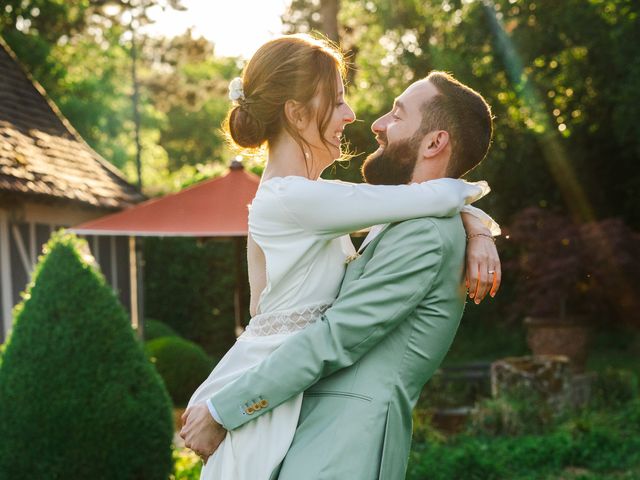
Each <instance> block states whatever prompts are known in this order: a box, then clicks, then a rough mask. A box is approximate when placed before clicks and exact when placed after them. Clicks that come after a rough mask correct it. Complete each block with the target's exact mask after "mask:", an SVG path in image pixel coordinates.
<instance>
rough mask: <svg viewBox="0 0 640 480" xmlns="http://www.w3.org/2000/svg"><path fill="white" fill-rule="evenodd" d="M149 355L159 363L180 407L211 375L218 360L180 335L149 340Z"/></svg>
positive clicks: (147, 346)
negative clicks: (215, 360)
mask: <svg viewBox="0 0 640 480" xmlns="http://www.w3.org/2000/svg"><path fill="white" fill-rule="evenodd" d="M145 350H146V352H147V356H148V357H149V359H150V360H151V361H152V362H153V363H154V364H155V366H156V368H157V369H158V373H159V374H160V376H161V377H162V379H163V380H164V383H165V385H166V387H167V390H168V391H169V395H171V398H172V399H173V404H174V405H175V406H176V407H184V406H186V404H187V403H188V402H189V399H190V398H191V395H192V394H193V392H194V391H195V390H196V388H198V386H199V385H200V384H201V383H202V382H203V381H204V380H205V379H206V378H207V376H209V373H211V370H212V369H213V367H214V365H215V362H214V360H212V359H211V357H209V356H208V355H207V353H206V352H205V351H204V350H203V349H202V347H200V346H199V345H197V344H195V343H193V342H190V341H189V340H185V339H184V338H180V337H162V338H157V339H155V340H151V341H149V342H147V344H146V346H145Z"/></svg>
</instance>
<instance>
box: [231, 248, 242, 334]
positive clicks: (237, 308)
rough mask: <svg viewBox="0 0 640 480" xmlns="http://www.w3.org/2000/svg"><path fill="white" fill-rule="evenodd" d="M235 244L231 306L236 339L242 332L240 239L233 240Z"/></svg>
mask: <svg viewBox="0 0 640 480" xmlns="http://www.w3.org/2000/svg"><path fill="white" fill-rule="evenodd" d="M233 243H234V244H235V263H236V285H235V289H234V294H233V306H234V313H235V333H236V337H239V336H240V335H242V332H244V325H242V237H236V238H234V239H233Z"/></svg>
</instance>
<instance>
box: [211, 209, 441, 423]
mask: <svg viewBox="0 0 640 480" xmlns="http://www.w3.org/2000/svg"><path fill="white" fill-rule="evenodd" d="M441 264H442V239H441V237H440V233H439V231H438V229H437V227H436V225H435V223H434V222H433V221H432V220H430V219H417V220H408V221H406V222H403V223H401V224H397V225H394V226H391V227H389V228H388V229H387V231H386V232H385V233H384V236H383V237H382V238H381V239H380V241H379V242H378V244H377V246H376V250H375V252H374V253H373V255H372V257H371V259H370V260H369V261H368V262H367V265H366V266H365V268H364V271H363V273H362V275H361V277H360V278H358V279H356V280H352V281H350V282H349V283H348V284H346V285H344V286H343V288H342V290H341V292H340V296H339V297H338V299H337V300H336V302H335V303H334V305H333V306H332V307H331V308H330V309H329V310H328V311H327V312H326V313H325V315H324V317H323V318H322V320H321V321H318V322H316V323H315V324H313V325H311V326H309V327H307V328H306V329H305V330H303V331H301V332H299V333H297V334H296V335H295V336H293V337H292V338H291V339H289V340H287V341H286V342H285V343H284V344H282V345H281V346H280V347H279V348H278V349H277V350H276V351H275V352H273V353H272V354H271V355H269V357H267V358H266V359H265V360H264V361H263V362H262V363H260V364H259V365H257V366H256V367H254V368H252V369H251V370H248V371H247V372H246V373H244V374H243V375H242V376H241V377H239V378H238V379H237V380H235V381H233V382H231V383H229V384H228V385H226V386H225V387H224V388H223V389H221V390H220V391H219V392H217V393H216V394H215V395H214V396H213V397H211V398H210V401H211V404H213V406H214V407H215V410H216V412H217V413H218V415H219V417H220V419H221V420H222V422H223V425H224V426H225V428H227V429H230V430H232V429H235V428H237V427H239V426H240V425H243V424H244V423H246V422H248V421H250V420H252V419H254V418H256V417H257V416H259V415H261V414H262V413H265V412H267V411H269V410H271V409H272V408H274V407H276V406H277V405H279V404H281V403H283V402H284V401H286V400H288V399H289V398H291V397H292V396H294V395H296V394H298V393H300V392H302V391H304V390H305V389H307V388H308V387H309V386H311V385H313V384H314V383H315V382H317V381H318V380H319V379H320V378H322V377H324V376H327V375H329V374H331V373H333V372H335V371H337V370H340V369H342V368H345V367H348V366H350V365H352V364H353V363H355V362H356V361H357V360H358V359H359V358H361V357H362V356H363V355H364V354H365V353H366V352H368V351H369V350H370V349H371V348H373V347H374V346H375V345H376V344H377V343H379V342H380V341H381V340H382V339H383V338H384V337H385V336H386V335H387V334H388V333H389V332H390V331H392V330H393V329H394V328H396V327H397V326H398V324H399V323H400V322H402V321H403V320H404V319H406V318H407V316H408V315H409V314H410V313H411V312H412V311H413V310H414V309H415V308H416V306H417V305H418V303H419V302H420V301H421V300H422V299H423V298H424V296H425V295H426V292H428V291H429V290H430V289H431V286H432V284H433V281H434V279H435V278H436V277H437V275H438V272H439V269H440V266H441ZM260 400H266V402H262V403H263V408H259V409H258V410H256V411H254V412H252V413H251V414H249V413H247V412H246V408H247V406H248V405H254V404H255V403H258V402H259V401H260ZM250 411H251V410H250Z"/></svg>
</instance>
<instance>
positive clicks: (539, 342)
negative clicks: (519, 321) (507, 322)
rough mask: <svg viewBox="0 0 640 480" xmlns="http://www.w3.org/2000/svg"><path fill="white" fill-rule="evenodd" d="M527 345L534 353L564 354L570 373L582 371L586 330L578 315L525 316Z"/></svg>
mask: <svg viewBox="0 0 640 480" xmlns="http://www.w3.org/2000/svg"><path fill="white" fill-rule="evenodd" d="M524 324H525V326H526V327H527V344H528V345H529V348H530V349H531V352H532V353H533V354H534V355H535V356H538V355H565V356H566V357H567V358H568V359H569V361H570V364H571V370H572V371H573V372H574V373H579V372H584V369H585V365H586V363H587V355H588V353H589V337H590V329H589V327H588V326H587V324H586V322H585V321H584V320H583V319H582V318H581V317H571V318H569V319H567V320H560V319H558V318H555V317H527V318H525V320H524Z"/></svg>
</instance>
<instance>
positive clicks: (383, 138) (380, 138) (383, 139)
mask: <svg viewBox="0 0 640 480" xmlns="http://www.w3.org/2000/svg"><path fill="white" fill-rule="evenodd" d="M376 142H378V144H379V145H380V146H381V147H386V146H387V144H388V143H389V142H388V141H387V134H386V133H383V132H380V133H376Z"/></svg>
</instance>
